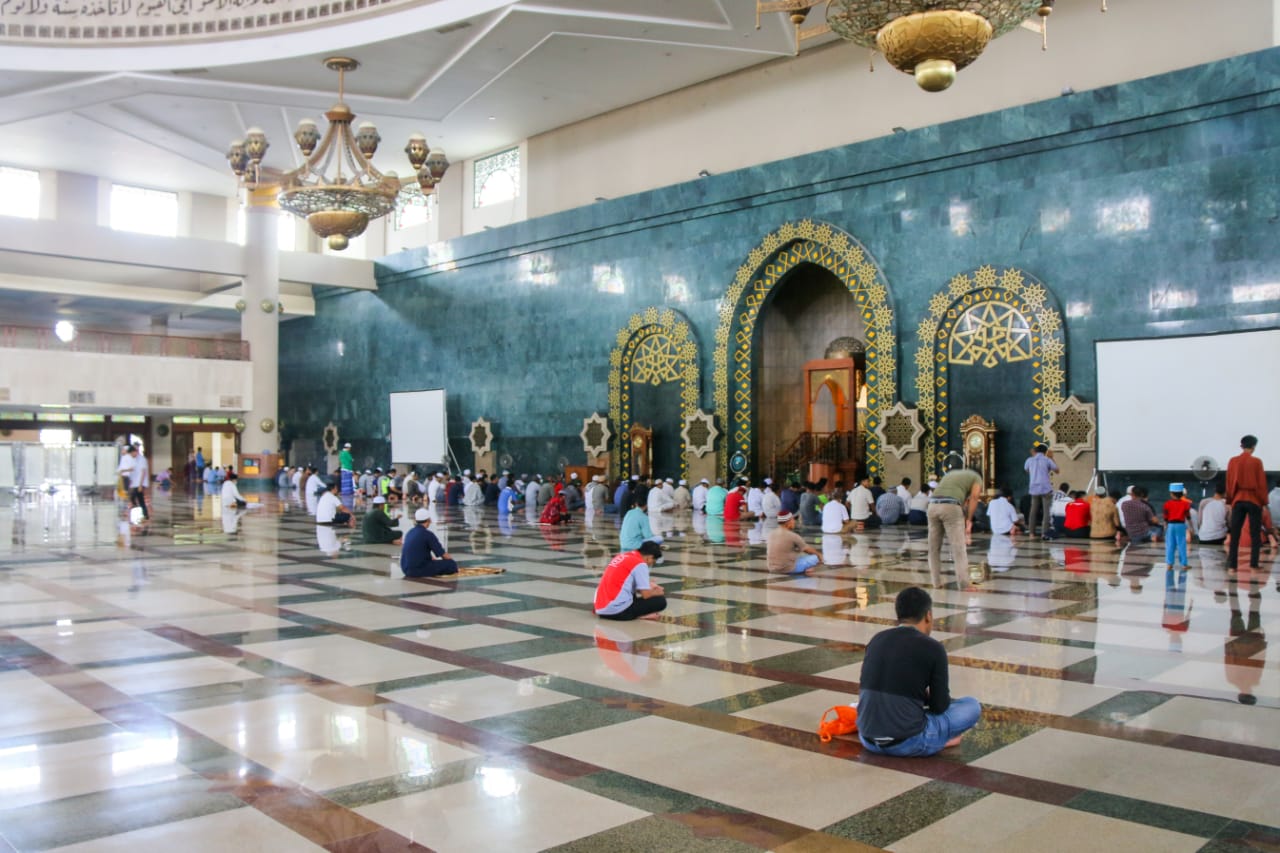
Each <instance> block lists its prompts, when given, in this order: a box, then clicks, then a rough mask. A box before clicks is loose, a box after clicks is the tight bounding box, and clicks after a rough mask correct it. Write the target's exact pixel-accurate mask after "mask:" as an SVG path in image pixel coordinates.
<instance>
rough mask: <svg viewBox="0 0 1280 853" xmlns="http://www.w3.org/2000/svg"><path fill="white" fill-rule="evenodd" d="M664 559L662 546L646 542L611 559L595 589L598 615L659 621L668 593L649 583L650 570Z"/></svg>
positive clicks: (621, 618)
mask: <svg viewBox="0 0 1280 853" xmlns="http://www.w3.org/2000/svg"><path fill="white" fill-rule="evenodd" d="M661 556H662V548H661V546H659V545H658V544H657V543H656V542H652V541H648V540H646V541H644V542H641V543H640V547H639V548H637V549H636V550H634V551H624V552H622V553H621V554H619V555H618V556H616V557H614V558H613V559H612V560H610V561H609V565H608V566H606V567H605V570H604V575H603V576H602V577H601V578H600V585H599V586H598V587H596V599H595V611H596V615H597V616H599V617H600V618H602V619H616V620H619V621H625V620H629V619H656V618H657V614H658V613H659V612H661V611H663V610H665V609H666V608H667V599H666V594H665V590H663V588H662V587H660V586H658V585H657V584H656V583H653V582H652V581H650V580H649V569H651V568H653V565H654V563H655V562H656V561H657V559H658V558H659V557H661Z"/></svg>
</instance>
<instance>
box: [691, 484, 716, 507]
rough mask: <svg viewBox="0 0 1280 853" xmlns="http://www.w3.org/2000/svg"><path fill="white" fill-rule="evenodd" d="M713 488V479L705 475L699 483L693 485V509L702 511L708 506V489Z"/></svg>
mask: <svg viewBox="0 0 1280 853" xmlns="http://www.w3.org/2000/svg"><path fill="white" fill-rule="evenodd" d="M710 488H711V481H709V480H708V479H707V478H706V477H703V478H702V479H701V480H699V481H698V485H696V486H694V487H693V494H692V495H690V499H691V500H692V501H693V511H694V512H702V511H704V510H705V509H706V508H707V491H708V490H709V489H710Z"/></svg>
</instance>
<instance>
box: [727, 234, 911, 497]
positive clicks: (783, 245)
mask: <svg viewBox="0 0 1280 853" xmlns="http://www.w3.org/2000/svg"><path fill="white" fill-rule="evenodd" d="M766 262H767V263H766ZM802 263H812V264H817V265H818V266H821V267H824V268H825V269H827V270H829V271H830V272H832V273H834V274H835V275H836V276H837V277H838V278H839V279H840V280H841V281H843V282H844V284H845V287H847V288H848V289H849V293H850V294H852V295H853V297H854V300H855V301H856V303H857V306H858V311H859V313H860V314H861V315H862V320H863V322H864V323H865V324H866V381H867V412H868V415H867V419H866V422H865V423H863V424H861V425H860V426H861V427H862V429H863V433H864V435H863V438H864V440H865V446H866V452H867V456H866V462H867V469H868V471H869V472H870V473H871V474H873V475H874V474H878V473H880V472H881V469H882V468H883V466H884V454H883V449H882V448H881V440H880V437H879V436H878V435H877V433H876V427H877V426H879V423H880V413H881V411H882V410H883V409H887V408H889V407H890V406H892V405H893V401H894V398H895V397H897V360H896V358H895V355H894V350H895V344H896V336H895V332H894V326H893V324H894V314H893V307H892V306H891V305H890V304H889V300H888V296H889V290H888V286H887V283H886V282H885V281H884V279H883V275H882V274H881V272H880V270H879V267H878V266H877V265H876V263H875V261H874V259H872V257H871V255H870V253H869V252H867V251H866V250H865V249H864V248H863V247H862V246H860V245H859V244H858V242H857V241H856V240H854V239H853V238H852V237H851V236H849V235H848V234H846V233H845V232H843V231H841V230H840V229H839V228H836V227H835V226H833V225H830V224H827V223H821V224H818V223H815V222H813V221H812V220H809V219H804V220H801V221H800V222H787V223H785V224H783V225H782V227H781V228H779V229H778V230H777V231H774V232H772V233H771V234H767V235H765V238H764V240H762V241H761V243H760V245H758V246H756V247H755V248H754V249H752V250H751V252H750V254H748V255H747V260H746V262H745V263H744V264H743V265H742V266H740V267H739V268H738V273H737V275H736V277H735V278H734V281H733V283H732V284H731V285H729V288H728V290H726V291H725V295H724V298H723V299H721V300H720V325H719V327H718V328H717V329H716V336H715V357H714V360H713V363H714V364H715V375H714V377H713V379H714V382H715V400H714V402H715V411H716V415H717V417H718V418H719V420H720V423H721V426H722V428H724V429H727V430H728V436H729V452H728V453H725V454H724V458H723V459H721V460H720V464H721V469H722V473H724V474H728V467H727V466H728V457H729V456H730V455H732V454H733V453H736V452H740V453H743V454H744V455H745V456H746V457H747V458H748V459H749V458H751V455H752V442H753V428H752V415H753V412H752V392H751V382H752V376H751V359H752V343H753V341H754V338H755V328H756V322H757V320H758V319H759V315H760V308H761V307H762V306H763V305H764V302H765V299H766V297H767V296H768V295H769V291H770V290H772V289H773V287H774V285H776V284H777V283H778V282H779V281H780V280H781V279H782V278H783V277H784V276H785V275H786V274H787V273H788V272H790V271H791V270H792V269H794V268H795V267H796V266H798V265H800V264H802Z"/></svg>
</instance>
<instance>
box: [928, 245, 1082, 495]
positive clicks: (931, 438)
mask: <svg viewBox="0 0 1280 853" xmlns="http://www.w3.org/2000/svg"><path fill="white" fill-rule="evenodd" d="M916 333H917V335H918V336H919V339H920V348H919V349H918V350H916V368H917V373H916V392H917V394H918V395H919V411H920V415H921V419H922V420H923V421H924V422H925V426H926V429H925V433H924V458H925V459H926V460H927V464H928V465H929V466H930V468H931V470H937V467H938V466H939V465H941V464H942V461H943V459H944V458H945V457H946V455H947V451H948V450H949V449H950V448H949V447H948V445H949V443H950V429H949V427H950V423H949V408H950V400H949V399H948V395H947V384H948V376H947V366H948V364H974V363H980V364H984V365H986V366H988V367H991V366H994V365H996V364H999V363H1004V362H1016V361H1031V364H1032V367H1033V368H1034V369H1035V373H1034V375H1033V377H1032V388H1031V396H1032V405H1033V407H1034V409H1035V414H1034V415H1033V416H1032V417H1033V419H1034V421H1035V424H1034V432H1035V435H1036V436H1037V437H1038V438H1043V437H1044V435H1045V432H1044V424H1045V419H1046V418H1047V417H1048V415H1049V412H1050V410H1051V409H1053V408H1054V407H1055V406H1058V405H1059V404H1060V403H1061V402H1062V400H1063V397H1064V396H1065V393H1066V384H1067V374H1066V352H1067V348H1066V340H1065V336H1064V332H1063V324H1062V314H1061V312H1059V311H1058V308H1057V306H1056V305H1054V304H1053V296H1052V294H1050V292H1049V289H1048V288H1046V287H1045V286H1044V285H1043V284H1041V283H1040V282H1039V281H1037V280H1036V279H1035V278H1033V277H1032V276H1030V275H1028V274H1027V273H1026V272H1024V271H1022V270H1020V269H1016V268H1014V267H1009V268H1007V269H1004V270H997V269H996V268H995V267H993V266H991V265H990V264H987V265H984V266H981V267H979V268H978V269H976V270H974V271H973V272H972V273H961V274H960V275H957V276H956V277H955V278H953V279H951V283H950V284H949V285H948V286H947V288H946V289H945V290H940V291H938V292H937V293H935V294H934V295H933V297H932V298H931V299H930V300H929V316H928V317H926V318H925V319H924V320H922V321H920V325H919V327H918V328H917V330H916Z"/></svg>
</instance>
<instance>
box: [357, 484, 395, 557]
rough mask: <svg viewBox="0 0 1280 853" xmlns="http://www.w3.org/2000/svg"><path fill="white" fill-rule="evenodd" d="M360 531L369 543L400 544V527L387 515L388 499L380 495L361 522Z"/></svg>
mask: <svg viewBox="0 0 1280 853" xmlns="http://www.w3.org/2000/svg"><path fill="white" fill-rule="evenodd" d="M360 532H361V534H362V535H363V537H364V541H365V542H366V543H367V544H369V545H399V544H400V539H401V536H400V528H399V527H397V526H396V523H395V522H394V521H392V520H391V516H389V515H387V499H386V498H384V497H383V496H382V495H378V496H377V497H376V498H374V499H373V504H372V506H370V507H369V511H368V512H366V513H365V514H364V519H363V520H362V521H361V523H360Z"/></svg>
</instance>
